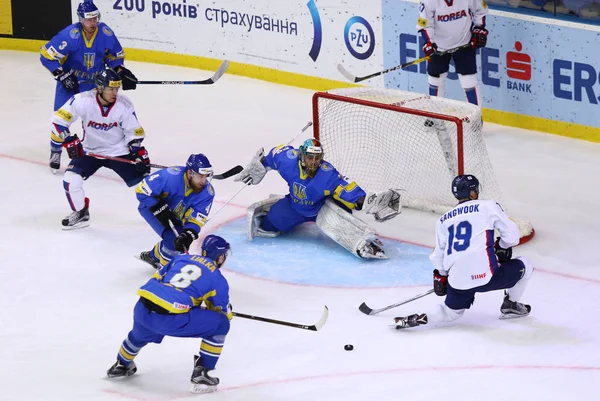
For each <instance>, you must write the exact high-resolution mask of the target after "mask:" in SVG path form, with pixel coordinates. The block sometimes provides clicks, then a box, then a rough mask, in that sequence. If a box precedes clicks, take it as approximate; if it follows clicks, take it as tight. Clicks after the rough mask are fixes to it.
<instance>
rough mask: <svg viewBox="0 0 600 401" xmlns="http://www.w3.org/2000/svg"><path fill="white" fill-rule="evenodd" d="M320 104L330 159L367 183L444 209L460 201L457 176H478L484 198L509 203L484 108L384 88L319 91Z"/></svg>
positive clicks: (318, 115) (319, 123)
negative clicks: (489, 144)
mask: <svg viewBox="0 0 600 401" xmlns="http://www.w3.org/2000/svg"><path fill="white" fill-rule="evenodd" d="M365 101H366V102H365ZM313 107H314V110H313V113H314V120H315V121H314V122H315V137H316V138H318V139H319V140H320V141H321V143H322V145H323V149H324V151H325V159H326V160H327V161H329V162H331V163H332V164H333V165H334V166H335V167H336V168H337V169H338V171H339V172H340V173H341V174H344V175H347V176H348V177H350V178H351V179H353V180H355V181H356V182H357V183H358V184H359V185H361V186H362V187H363V188H368V189H369V190H372V191H382V190H386V189H388V188H399V189H402V190H403V191H402V204H403V205H404V206H406V207H410V208H414V209H419V210H426V211H432V212H435V213H439V214H441V213H444V212H446V211H448V210H449V209H450V208H452V207H454V206H455V205H456V199H455V198H454V197H453V196H452V192H451V188H450V186H451V182H452V179H453V178H454V177H455V176H456V175H457V174H462V173H466V174H474V175H475V176H476V177H477V178H478V179H479V181H480V183H481V193H480V198H482V199H494V200H496V201H498V202H500V203H501V204H503V206H504V199H503V197H502V192H501V191H500V188H499V186H498V183H497V181H496V178H495V175H494V170H493V168H492V165H491V162H490V159H489V157H488V153H487V149H486V146H485V142H484V139H483V134H482V119H481V110H480V108H479V107H477V106H475V105H472V104H469V103H466V102H460V101H456V100H451V99H444V98H439V97H430V96H428V95H423V94H418V93H412V92H404V91H398V90H391V89H377V88H347V89H336V90H332V91H329V92H327V93H316V94H315V96H314V101H313ZM435 114H437V116H436V115H435ZM434 117H438V118H434ZM461 130H462V132H461ZM515 221H517V220H515ZM517 223H518V224H519V226H520V227H519V228H520V229H521V234H522V236H526V235H528V234H529V232H530V231H531V230H532V229H531V225H530V224H529V223H528V222H525V221H517ZM527 226H529V228H528V227H527Z"/></svg>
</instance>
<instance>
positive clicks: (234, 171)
mask: <svg viewBox="0 0 600 401" xmlns="http://www.w3.org/2000/svg"><path fill="white" fill-rule="evenodd" d="M86 155H87V156H92V157H95V158H97V159H106V160H114V161H117V162H121V163H129V164H136V162H135V161H134V160H130V159H124V158H122V157H115V156H104V155H98V154H96V153H87V154H86ZM149 166H150V167H152V168H169V166H163V165H162V164H153V163H150V164H149ZM243 169H244V168H243V167H242V166H240V165H237V166H235V167H232V168H230V169H229V170H227V171H224V172H222V173H221V174H214V175H213V176H212V178H213V179H215V180H225V179H227V178H229V177H232V176H234V175H236V174H239V173H241V172H242V170H243Z"/></svg>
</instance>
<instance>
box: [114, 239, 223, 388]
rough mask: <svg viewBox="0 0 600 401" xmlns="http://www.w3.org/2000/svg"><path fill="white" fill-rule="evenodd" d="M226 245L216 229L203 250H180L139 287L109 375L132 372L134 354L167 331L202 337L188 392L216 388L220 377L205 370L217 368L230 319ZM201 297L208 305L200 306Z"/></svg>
mask: <svg viewBox="0 0 600 401" xmlns="http://www.w3.org/2000/svg"><path fill="white" fill-rule="evenodd" d="M229 250H230V246H229V243H228V242H227V241H225V240H224V239H223V238H221V237H219V236H216V235H208V236H207V237H206V238H205V239H204V241H203V242H202V255H179V256H176V257H174V258H173V259H172V260H171V261H170V262H169V264H167V265H166V266H164V267H163V268H161V269H160V270H159V271H157V272H156V273H154V276H153V277H152V278H151V279H150V280H149V281H148V282H147V283H146V284H144V285H143V286H142V287H140V289H139V290H138V295H139V296H140V299H139V301H138V302H137V303H136V304H135V307H134V309H133V329H131V331H130V332H129V334H128V335H127V338H125V340H123V343H122V344H121V348H120V349H119V352H118V354H117V362H115V364H114V365H113V366H111V368H110V369H108V371H107V372H106V373H107V375H108V377H111V378H112V377H124V376H131V375H133V374H134V373H135V372H136V371H137V367H136V366H135V362H134V361H133V359H134V358H135V357H136V356H137V354H138V353H139V352H140V350H141V349H142V348H143V347H144V346H146V344H148V343H157V344H160V343H161V342H162V340H163V338H164V337H165V336H170V337H184V338H202V342H201V343H200V356H197V355H194V370H193V372H192V378H191V383H192V384H191V387H190V391H191V392H192V393H209V392H212V391H216V390H217V385H218V384H219V379H217V378H216V377H211V376H209V375H208V372H209V371H210V370H213V369H214V368H215V365H216V364H217V361H218V360H219V356H220V355H221V350H222V349H223V344H224V342H225V336H226V335H227V333H228V332H229V321H230V320H231V318H232V317H233V314H232V311H231V305H230V304H229V285H228V284H227V280H226V279H225V277H223V275H222V274H221V271H220V270H219V268H220V267H221V266H222V265H223V263H225V260H226V259H227V255H228V253H229ZM202 302H204V303H205V304H206V308H201V307H200V306H201V304H202Z"/></svg>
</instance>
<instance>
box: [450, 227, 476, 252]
mask: <svg viewBox="0 0 600 401" xmlns="http://www.w3.org/2000/svg"><path fill="white" fill-rule="evenodd" d="M472 233H473V226H471V223H469V222H468V221H461V222H460V223H458V224H456V225H452V226H450V227H448V251H447V252H446V253H447V254H448V255H451V254H452V250H453V249H454V250H455V251H456V252H461V251H464V250H465V249H467V248H468V247H469V245H471V235H472Z"/></svg>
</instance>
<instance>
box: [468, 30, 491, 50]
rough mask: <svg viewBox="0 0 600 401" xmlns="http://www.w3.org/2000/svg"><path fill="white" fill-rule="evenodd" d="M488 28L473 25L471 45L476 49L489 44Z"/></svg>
mask: <svg viewBox="0 0 600 401" xmlns="http://www.w3.org/2000/svg"><path fill="white" fill-rule="evenodd" d="M487 36H488V30H487V29H485V28H484V27H482V26H476V27H473V30H472V31H471V46H473V48H474V49H478V48H480V47H485V45H486V44H487Z"/></svg>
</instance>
